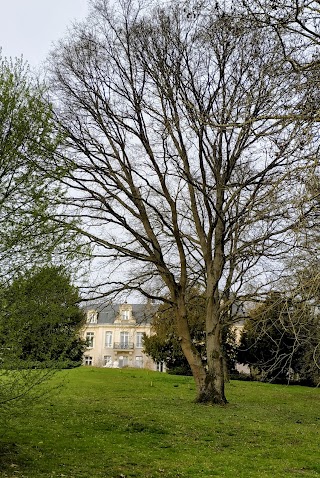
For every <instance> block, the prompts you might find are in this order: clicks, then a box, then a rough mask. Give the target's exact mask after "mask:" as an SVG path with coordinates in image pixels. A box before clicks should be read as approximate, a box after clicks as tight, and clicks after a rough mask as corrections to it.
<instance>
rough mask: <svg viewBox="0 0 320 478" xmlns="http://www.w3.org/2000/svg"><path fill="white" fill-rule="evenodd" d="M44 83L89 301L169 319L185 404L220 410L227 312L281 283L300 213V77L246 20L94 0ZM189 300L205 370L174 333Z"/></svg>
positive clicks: (181, 6)
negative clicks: (84, 259)
mask: <svg viewBox="0 0 320 478" xmlns="http://www.w3.org/2000/svg"><path fill="white" fill-rule="evenodd" d="M51 73H52V91H53V95H54V97H55V99H56V102H57V108H56V116H57V118H58V121H59V124H60V126H61V128H62V130H63V132H64V134H65V137H66V144H67V151H66V153H65V155H64V162H62V164H63V165H67V170H68V171H69V175H68V177H67V178H66V179H65V180H64V181H65V183H66V184H67V185H68V186H69V187H70V191H72V192H71V193H70V195H69V196H68V198H67V201H66V202H65V205H66V211H67V212H66V214H69V216H70V217H71V216H72V217H76V218H79V220H81V221H82V226H81V227H79V228H78V231H80V232H81V233H82V235H83V236H84V237H86V238H87V239H88V240H89V241H90V242H91V243H92V245H93V246H94V254H93V258H96V259H97V260H98V262H99V266H100V269H99V270H100V271H102V270H103V272H104V273H100V274H99V277H100V283H99V284H95V289H96V290H99V291H100V292H101V294H108V293H110V294H111V293H115V292H119V291H125V292H127V293H129V292H130V291H138V292H139V293H141V294H143V295H145V296H147V297H149V298H151V299H159V300H161V301H164V302H166V303H168V304H170V305H171V306H172V307H173V309H174V311H175V315H174V317H175V327H176V331H177V336H178V337H179V340H180V343H181V347H182V350H183V353H184V355H185V356H186V359H187V361H188V363H189V365H190V368H191V370H192V373H193V376H194V378H195V382H196V385H197V399H198V401H199V402H211V403H220V404H221V403H225V402H226V397H225V393H224V377H223V375H224V374H223V337H222V331H223V329H224V327H225V326H226V325H228V324H231V323H232V321H233V318H232V314H231V313H230V311H231V307H232V304H233V302H234V301H235V300H236V299H235V298H236V297H238V298H239V296H241V297H242V298H247V297H249V296H251V295H252V294H256V293H257V291H260V290H261V287H264V288H265V289H268V286H269V284H271V283H272V282H275V281H277V280H278V279H279V278H280V277H281V276H283V274H284V273H285V265H284V259H285V258H288V256H290V254H291V251H292V250H293V248H294V247H295V245H296V244H297V242H298V241H299V237H300V236H299V227H298V226H300V225H301V223H302V222H303V221H304V220H305V218H306V217H307V215H308V213H309V212H310V209H312V206H310V204H309V203H308V200H309V196H308V194H307V193H306V189H305V184H306V181H307V178H308V177H309V175H310V173H311V172H313V171H314V165H315V161H316V153H315V152H316V150H317V147H318V136H317V134H316V132H315V128H314V124H313V120H314V118H313V117H312V118H310V115H306V114H305V113H304V111H305V110H304V107H305V105H306V99H307V98H308V88H311V86H310V83H308V82H307V81H304V79H305V78H304V75H306V74H307V73H303V72H299V74H298V73H296V72H293V71H292V69H291V70H290V69H288V66H287V62H286V60H284V57H283V54H282V50H281V41H280V39H279V36H278V35H277V32H276V31H270V33H269V34H268V35H265V34H264V31H263V29H261V28H255V27H254V26H253V25H252V22H250V21H249V20H248V17H247V15H246V14H245V12H244V11H243V9H242V10H241V9H239V10H237V15H235V14H234V11H230V9H229V8H225V9H224V8H222V7H219V4H216V3H214V4H213V3H211V2H200V3H199V2H191V3H190V2H188V3H175V2H172V3H166V4H165V5H163V4H162V3H159V4H155V6H154V7H153V8H150V5H149V3H145V4H144V3H143V2H135V1H129V2H119V3H115V4H113V5H111V4H109V3H108V2H107V1H105V0H96V1H94V2H93V3H92V15H91V16H90V19H89V20H88V22H87V23H85V24H82V25H78V26H76V27H75V28H74V29H73V31H72V35H71V36H70V38H69V39H67V40H65V41H63V42H61V45H60V47H58V48H57V49H56V50H55V52H54V53H53V55H52V66H51ZM101 264H103V267H101ZM196 284H201V287H202V288H203V291H204V297H205V333H206V356H207V367H204V364H203V361H202V358H201V354H200V353H199V351H198V350H197V349H196V347H195V346H194V344H193V342H192V336H191V331H190V326H189V324H188V320H187V303H186V297H187V294H188V290H190V288H192V287H193V286H195V285H196Z"/></svg>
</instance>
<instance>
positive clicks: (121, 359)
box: [119, 355, 129, 368]
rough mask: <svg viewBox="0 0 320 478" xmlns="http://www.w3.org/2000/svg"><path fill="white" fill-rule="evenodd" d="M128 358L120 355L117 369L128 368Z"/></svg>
mask: <svg viewBox="0 0 320 478" xmlns="http://www.w3.org/2000/svg"><path fill="white" fill-rule="evenodd" d="M128 365H129V358H128V356H127V355H120V357H119V368H123V367H128Z"/></svg>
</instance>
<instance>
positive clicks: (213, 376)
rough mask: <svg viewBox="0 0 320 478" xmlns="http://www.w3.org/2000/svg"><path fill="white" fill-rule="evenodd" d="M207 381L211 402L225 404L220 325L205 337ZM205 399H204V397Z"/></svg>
mask: <svg viewBox="0 0 320 478" xmlns="http://www.w3.org/2000/svg"><path fill="white" fill-rule="evenodd" d="M207 361H208V370H207V375H208V380H209V381H210V382H211V383H212V385H211V387H212V390H211V391H210V392H211V395H212V397H211V401H212V402H213V403H217V404H220V405H224V404H225V403H227V399H226V397H225V391H224V383H225V370H224V357H223V352H222V340H221V330H220V325H219V324H216V326H215V328H214V330H213V332H212V333H210V334H208V335H207ZM204 399H205V397H204Z"/></svg>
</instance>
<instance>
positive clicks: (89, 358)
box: [84, 355, 92, 365]
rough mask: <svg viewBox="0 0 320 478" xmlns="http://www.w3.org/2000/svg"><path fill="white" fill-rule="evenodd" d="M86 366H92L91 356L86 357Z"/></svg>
mask: <svg viewBox="0 0 320 478" xmlns="http://www.w3.org/2000/svg"><path fill="white" fill-rule="evenodd" d="M84 364H85V365H92V357H90V356H89V355H85V356H84Z"/></svg>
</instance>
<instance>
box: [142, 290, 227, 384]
mask: <svg viewBox="0 0 320 478" xmlns="http://www.w3.org/2000/svg"><path fill="white" fill-rule="evenodd" d="M188 322H189V326H190V331H191V337H192V340H193V343H194V345H195V347H196V348H197V350H198V351H199V352H200V354H201V357H202V360H203V363H204V364H206V333H205V298H204V297H203V295H201V293H199V291H197V290H193V291H192V293H191V294H190V297H189V299H188ZM153 329H154V331H155V333H156V334H155V335H152V336H151V337H145V338H144V351H145V353H146V354H147V355H149V356H150V357H152V359H153V360H154V361H155V362H164V363H165V364H166V368H167V371H168V373H170V374H175V375H192V373H191V369H190V366H189V364H188V362H187V359H186V358H185V356H184V354H183V352H182V348H181V343H180V340H179V337H178V335H177V333H176V330H175V320H174V310H173V309H172V307H170V306H169V305H167V304H163V305H161V306H160V307H159V309H158V312H157V314H156V316H155V317H154V319H153ZM223 335H224V336H223V340H224V352H225V359H226V365H227V368H228V370H229V371H231V370H233V369H234V367H235V337H234V334H233V332H232V330H231V329H230V328H229V327H225V329H224V332H223Z"/></svg>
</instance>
